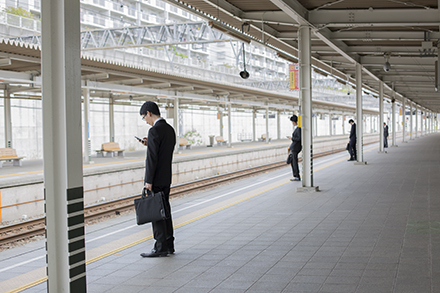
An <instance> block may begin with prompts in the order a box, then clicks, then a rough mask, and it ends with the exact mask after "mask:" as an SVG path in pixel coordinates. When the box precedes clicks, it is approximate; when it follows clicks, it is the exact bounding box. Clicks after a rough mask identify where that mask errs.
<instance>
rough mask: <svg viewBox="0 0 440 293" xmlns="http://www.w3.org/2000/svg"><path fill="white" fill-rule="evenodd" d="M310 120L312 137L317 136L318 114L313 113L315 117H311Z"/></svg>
mask: <svg viewBox="0 0 440 293" xmlns="http://www.w3.org/2000/svg"><path fill="white" fill-rule="evenodd" d="M312 115H313V114H312ZM312 120H313V121H312V128H313V137H317V136H318V114H315V117H313V118H312Z"/></svg>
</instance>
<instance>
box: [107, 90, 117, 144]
mask: <svg viewBox="0 0 440 293" xmlns="http://www.w3.org/2000/svg"><path fill="white" fill-rule="evenodd" d="M108 119H109V120H108V129H109V136H110V142H114V141H115V100H114V98H113V96H112V95H110V98H109V101H108Z"/></svg>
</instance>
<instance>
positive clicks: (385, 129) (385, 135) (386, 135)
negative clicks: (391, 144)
mask: <svg viewBox="0 0 440 293" xmlns="http://www.w3.org/2000/svg"><path fill="white" fill-rule="evenodd" d="M383 136H384V137H388V125H385V127H384V128H383Z"/></svg>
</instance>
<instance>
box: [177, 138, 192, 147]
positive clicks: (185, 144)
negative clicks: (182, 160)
mask: <svg viewBox="0 0 440 293" xmlns="http://www.w3.org/2000/svg"><path fill="white" fill-rule="evenodd" d="M184 148H187V149H191V144H190V143H188V140H187V139H186V138H184V137H181V138H179V149H181V150H183V149H184Z"/></svg>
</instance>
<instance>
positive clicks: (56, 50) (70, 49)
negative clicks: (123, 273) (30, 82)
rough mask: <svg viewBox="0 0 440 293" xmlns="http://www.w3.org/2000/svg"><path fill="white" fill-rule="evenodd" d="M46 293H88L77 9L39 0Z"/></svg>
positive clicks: (63, 0)
mask: <svg viewBox="0 0 440 293" xmlns="http://www.w3.org/2000/svg"><path fill="white" fill-rule="evenodd" d="M41 14H42V29H41V31H42V51H41V53H42V74H43V79H42V80H43V88H42V90H43V153H44V193H45V218H46V219H45V223H46V262H47V291H48V292H75V293H82V292H86V291H87V284H86V263H85V260H86V259H85V238H84V199H83V194H84V192H83V164H82V142H81V56H80V52H81V49H80V3H79V1H70V0H42V1H41Z"/></svg>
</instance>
